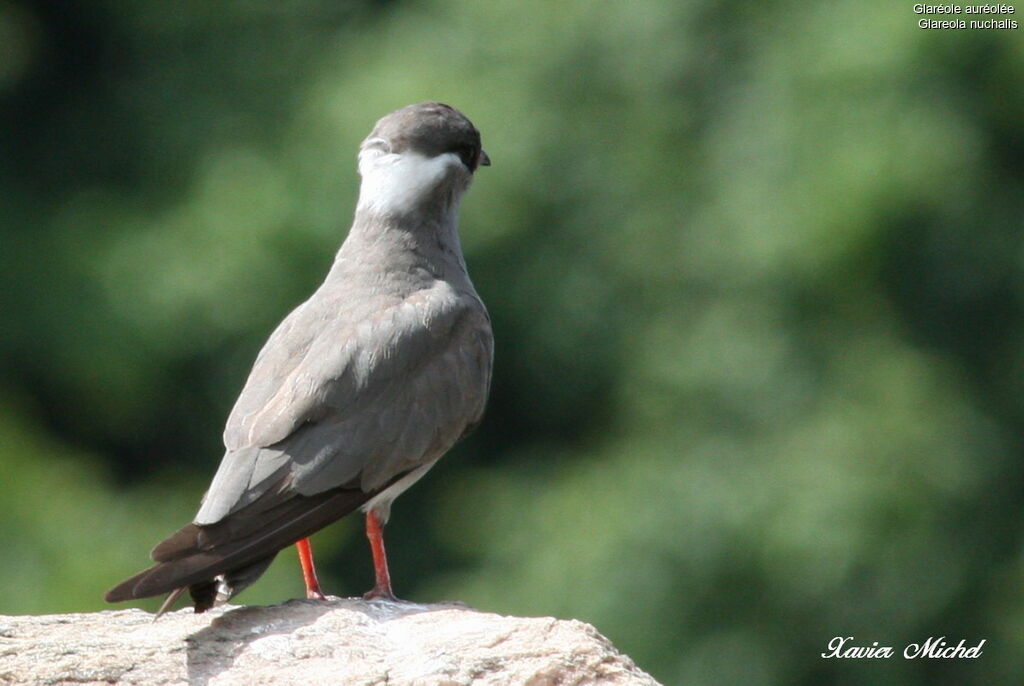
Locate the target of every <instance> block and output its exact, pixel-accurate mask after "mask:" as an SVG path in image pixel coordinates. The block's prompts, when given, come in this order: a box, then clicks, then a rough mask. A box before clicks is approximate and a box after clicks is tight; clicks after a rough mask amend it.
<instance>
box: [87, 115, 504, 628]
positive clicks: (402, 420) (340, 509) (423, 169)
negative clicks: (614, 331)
mask: <svg viewBox="0 0 1024 686" xmlns="http://www.w3.org/2000/svg"><path fill="white" fill-rule="evenodd" d="M490 164H491V160H490V158H489V157H488V155H487V153H486V152H484V150H483V148H482V147H481V140H480V133H479V131H478V130H477V129H476V127H475V126H474V125H473V124H472V122H470V120H469V119H468V118H467V117H466V116H465V115H464V114H462V113H461V112H459V111H458V110H456V109H455V108H453V107H451V106H449V105H445V104H443V103H439V102H425V103H419V104H415V105H409V106H407V107H403V108H401V109H398V110H396V111H394V112H391V113H390V114H387V115H385V116H384V117H382V118H381V119H380V120H379V121H377V123H376V125H375V126H374V127H373V130H372V131H371V132H370V135H369V136H367V138H366V139H365V140H363V142H362V144H361V145H360V149H359V154H358V170H359V175H360V177H361V183H360V188H359V199H358V202H357V203H356V209H355V216H354V219H353V222H352V226H351V228H350V229H349V232H348V234H347V236H346V238H345V240H344V241H343V242H342V245H341V248H340V249H339V250H338V253H337V255H336V257H335V260H334V263H333V265H332V266H331V268H330V270H329V272H328V274H327V276H326V278H325V280H324V282H323V283H322V284H321V285H320V287H319V288H317V290H316V291H315V292H314V293H313V294H312V295H311V296H310V297H309V299H307V300H306V301H305V302H303V303H302V304H301V305H299V306H298V307H296V308H295V309H294V310H293V311H292V312H291V313H290V314H289V315H288V316H287V317H285V319H284V320H283V321H282V322H281V323H280V324H279V325H278V326H277V328H276V329H275V330H274V331H273V333H272V334H271V335H270V337H269V339H268V340H267V342H266V344H265V345H264V346H263V348H262V350H261V351H260V352H259V354H258V355H257V357H256V361H255V363H254V364H253V367H252V370H251V372H250V373H249V376H248V379H247V380H246V382H245V384H244V386H243V388H242V392H241V394H240V395H239V397H238V400H237V401H236V402H235V405H234V407H233V409H232V410H231V413H230V415H229V416H228V420H227V425H226V428H225V430H224V436H223V439H224V447H225V452H224V455H223V458H222V460H221V462H220V466H219V468H218V469H217V471H216V473H215V475H214V477H213V481H212V482H211V484H210V487H209V489H208V490H207V492H206V494H205V495H204V496H203V498H202V501H201V504H200V507H199V510H198V512H197V514H196V515H195V518H194V519H193V521H192V522H191V523H189V524H186V525H185V526H183V527H182V528H181V529H179V530H178V531H177V532H176V533H174V534H173V535H171V536H170V537H168V538H167V539H166V540H164V541H162V542H161V543H159V544H158V545H157V546H156V547H155V548H154V549H153V551H152V553H151V557H152V559H153V561H154V563H155V564H153V565H152V566H151V567H149V568H148V569H146V570H144V571H142V572H139V573H138V574H136V575H134V576H132V577H131V578H129V579H127V580H126V581H123V582H122V583H120V584H118V585H117V586H115V587H114V588H112V589H111V590H110V591H108V592H107V594H106V596H105V598H106V600H107V601H108V602H112V603H114V602H122V601H128V600H135V599H139V598H147V597H152V596H158V595H162V594H165V593H166V594H169V595H168V596H167V598H166V600H165V601H164V604H163V606H162V607H161V608H160V610H159V612H158V613H157V616H160V614H163V613H164V612H166V611H167V610H168V608H170V607H171V606H172V604H173V603H174V602H175V601H176V600H177V598H178V597H179V596H181V595H182V594H183V593H184V592H185V591H186V590H187V591H188V592H189V595H190V596H191V599H192V604H193V607H194V610H195V612H197V613H200V612H204V611H206V610H208V609H210V608H211V607H214V606H216V605H221V604H223V603H225V602H227V601H228V600H229V599H231V598H232V597H234V596H236V595H237V594H238V593H240V592H241V591H242V590H243V589H245V588H246V587H248V586H249V585H251V584H252V583H253V582H255V581H256V580H257V579H258V578H259V577H260V576H261V575H262V574H263V573H264V572H265V571H266V570H267V568H268V567H269V566H270V563H271V562H272V561H273V560H274V558H275V556H276V555H277V553H278V552H279V551H280V550H282V549H284V548H286V547H289V546H291V545H293V544H295V545H296V547H297V549H298V554H299V560H300V563H301V567H302V572H303V578H304V581H305V586H306V596H307V598H318V599H324V598H325V597H326V596H325V595H324V594H323V592H322V590H321V588H320V584H319V581H318V580H317V576H316V569H315V566H314V562H313V556H312V550H311V548H310V546H309V541H308V537H309V536H310V535H312V534H313V533H314V532H316V531H318V530H320V529H322V528H324V527H326V526H328V525H329V524H332V523H333V522H335V521H337V520H339V519H341V518H342V517H344V516H346V515H348V514H351V513H352V512H355V511H356V510H361V511H362V512H363V513H364V515H365V523H366V535H367V538H368V540H369V543H370V548H371V553H372V557H373V563H374V578H375V583H374V586H373V588H372V589H371V590H370V591H369V592H367V593H366V594H365V595H364V597H365V598H368V599H384V600H396V597H395V594H394V591H393V589H392V585H391V577H390V573H389V570H388V564H387V555H386V552H385V548H384V538H383V529H384V525H385V524H386V523H387V521H388V517H389V515H390V512H391V504H392V502H393V501H394V500H395V498H396V497H397V496H398V495H400V494H401V493H402V492H403V491H405V490H406V489H407V488H409V487H410V486H412V485H413V484H414V483H415V482H416V481H418V480H419V479H420V478H421V477H423V475H424V474H425V473H426V472H427V471H428V470H429V469H430V468H431V467H432V466H433V465H434V464H435V463H436V462H437V461H438V460H439V459H440V458H441V457H442V456H443V455H444V454H445V453H446V452H447V451H448V450H449V449H450V448H451V447H452V446H453V445H454V444H455V443H457V442H458V441H459V440H460V439H461V438H463V437H464V436H466V435H467V434H468V433H469V432H470V431H472V430H473V429H474V428H475V427H476V426H477V425H478V424H479V422H480V420H481V418H482V416H483V413H484V408H485V405H486V403H487V397H488V394H489V392H490V383H491V370H492V364H493V357H494V339H493V333H492V329H491V320H490V316H489V315H488V312H487V308H486V307H485V306H484V303H483V301H482V300H481V298H480V296H479V295H478V293H477V291H476V289H475V288H474V286H473V283H472V282H471V281H470V278H469V273H468V271H467V268H466V261H465V258H464V256H463V253H462V248H461V245H460V240H459V229H458V217H459V205H460V201H461V199H462V197H463V195H464V193H465V192H466V191H467V190H468V188H469V186H470V184H471V182H472V180H473V178H474V175H475V173H476V171H477V170H478V169H479V168H480V167H483V166H489V165H490Z"/></svg>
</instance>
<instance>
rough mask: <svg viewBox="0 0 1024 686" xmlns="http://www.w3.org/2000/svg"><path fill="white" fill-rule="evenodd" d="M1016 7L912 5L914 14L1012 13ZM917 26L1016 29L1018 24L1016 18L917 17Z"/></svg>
mask: <svg viewBox="0 0 1024 686" xmlns="http://www.w3.org/2000/svg"><path fill="white" fill-rule="evenodd" d="M1016 11H1017V10H1016V8H1015V7H1014V6H1013V5H1005V4H998V5H925V4H923V3H918V4H916V5H914V14H927V15H936V14H938V15H961V14H969V15H971V16H979V15H989V17H991V16H992V15H1007V14H1014V13H1015V12H1016ZM917 26H918V28H922V29H1016V28H1018V26H1019V24H1018V23H1017V20H1016V19H1005V18H987V19H981V18H978V19H970V20H967V19H952V18H950V19H945V18H943V19H928V18H924V19H919V20H918V22H917Z"/></svg>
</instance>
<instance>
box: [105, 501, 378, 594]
mask: <svg viewBox="0 0 1024 686" xmlns="http://www.w3.org/2000/svg"><path fill="white" fill-rule="evenodd" d="M374 495H376V493H364V492H363V491H361V490H359V489H348V488H345V489H334V490H332V491H325V492H324V493H318V494H316V495H314V496H298V495H296V496H292V497H291V498H289V499H288V500H286V501H284V502H281V503H279V504H277V505H274V506H273V507H269V508H267V507H255V506H256V505H257V503H258V502H259V501H256V502H254V503H253V504H252V505H251V506H249V507H246V508H243V509H241V510H239V511H238V512H235V513H233V514H231V515H229V516H228V517H227V518H225V519H224V520H222V521H220V522H217V523H216V524H212V525H210V526H196V525H194V524H190V525H188V526H186V527H183V528H182V529H181V530H180V531H178V532H177V533H175V534H174V535H173V536H171V537H170V538H169V539H167V540H166V541H164V542H163V543H161V544H160V545H158V546H157V547H156V549H155V550H154V557H157V555H159V558H158V559H159V560H160V561H159V563H158V564H156V565H154V566H152V567H150V568H149V569H147V570H145V571H142V572H140V573H138V574H136V575H135V576H133V577H131V578H130V579H128V580H126V581H123V582H121V583H120V584H118V585H117V586H115V587H114V588H112V589H110V590H109V591H107V594H106V596H105V598H106V600H107V602H110V603H117V602H121V601H124V600H134V599H137V598H148V597H150V596H155V595H161V594H163V593H169V592H172V591H176V590H178V589H182V588H185V587H192V588H191V589H190V590H191V591H192V595H193V598H194V599H195V601H196V611H197V612H199V611H202V610H200V606H203V608H202V609H207V608H208V607H211V606H212V604H213V603H214V602H215V601H216V600H218V597H217V591H218V590H219V588H218V583H217V581H215V578H216V577H218V576H220V575H225V579H224V580H222V581H231V580H232V579H233V580H234V583H229V584H227V587H226V592H227V593H229V594H230V595H228V597H230V596H231V595H234V594H236V593H238V592H239V591H241V590H242V589H243V588H245V587H246V586H248V585H249V584H251V583H252V582H254V581H255V580H256V579H257V578H259V576H260V574H262V573H263V572H264V571H266V568H267V567H268V566H269V564H270V561H271V560H272V559H273V557H274V555H275V554H276V553H277V551H279V550H281V549H282V548H286V547H288V546H290V545H292V544H293V543H295V541H297V540H299V539H300V538H305V537H307V536H310V535H312V534H313V533H314V532H316V531H319V530H320V529H322V528H324V527H325V526H327V525H328V524H331V523H333V522H335V521H337V520H338V519H341V518H342V517H344V516H345V515H347V514H349V513H350V512H352V511H353V510H355V509H356V508H358V507H359V506H360V505H362V504H363V503H365V502H366V501H367V500H369V499H370V498H372V497H373V496H374ZM239 534H242V535H241V536H239ZM175 553H177V554H178V555H180V557H173V558H172V555H174V554H175ZM196 596H198V597H196Z"/></svg>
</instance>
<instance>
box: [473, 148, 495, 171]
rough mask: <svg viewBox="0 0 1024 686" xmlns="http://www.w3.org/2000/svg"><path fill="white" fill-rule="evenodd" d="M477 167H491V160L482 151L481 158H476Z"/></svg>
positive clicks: (481, 150)
mask: <svg viewBox="0 0 1024 686" xmlns="http://www.w3.org/2000/svg"><path fill="white" fill-rule="evenodd" d="M476 165H477V166H478V167H489V166H491V158H490V157H488V156H487V153H486V152H484V151H483V148H481V149H480V157H478V158H476Z"/></svg>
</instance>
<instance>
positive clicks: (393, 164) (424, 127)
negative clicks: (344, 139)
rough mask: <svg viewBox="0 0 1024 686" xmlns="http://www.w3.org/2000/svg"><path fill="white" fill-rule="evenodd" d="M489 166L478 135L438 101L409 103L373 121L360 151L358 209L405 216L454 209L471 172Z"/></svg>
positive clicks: (460, 114) (468, 182) (462, 116)
mask: <svg viewBox="0 0 1024 686" xmlns="http://www.w3.org/2000/svg"><path fill="white" fill-rule="evenodd" d="M490 163H491V160H490V158H489V157H488V156H487V153H485V152H484V150H483V148H482V147H481V146H480V132H479V131H477V130H476V127H475V126H473V123H472V122H470V121H469V119H467V118H466V116H465V115H464V114H462V113H461V112H459V111H458V110H456V109H455V108H453V107H449V106H448V105H444V104H441V103H438V102H426V103H421V104H418V105H409V106H408V107H403V108H402V109H400V110H396V111H394V112H392V113H391V114H388V115H386V116H384V117H382V118H381V119H380V121H378V122H377V125H376V126H374V127H373V131H372V132H370V135H369V136H367V138H366V140H364V141H363V143H362V145H361V146H360V149H359V173H360V175H362V177H363V182H362V187H361V189H360V192H359V209H361V210H366V211H370V212H374V213H380V214H396V215H404V214H410V213H413V212H417V211H424V210H429V209H430V208H433V207H437V208H440V209H442V211H445V210H450V209H453V208H455V207H457V206H458V201H459V198H460V197H461V195H462V193H464V192H465V191H466V189H467V188H469V184H470V182H471V181H472V179H473V173H474V172H475V171H476V170H477V169H478V168H479V167H481V166H487V165H489V164H490Z"/></svg>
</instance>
